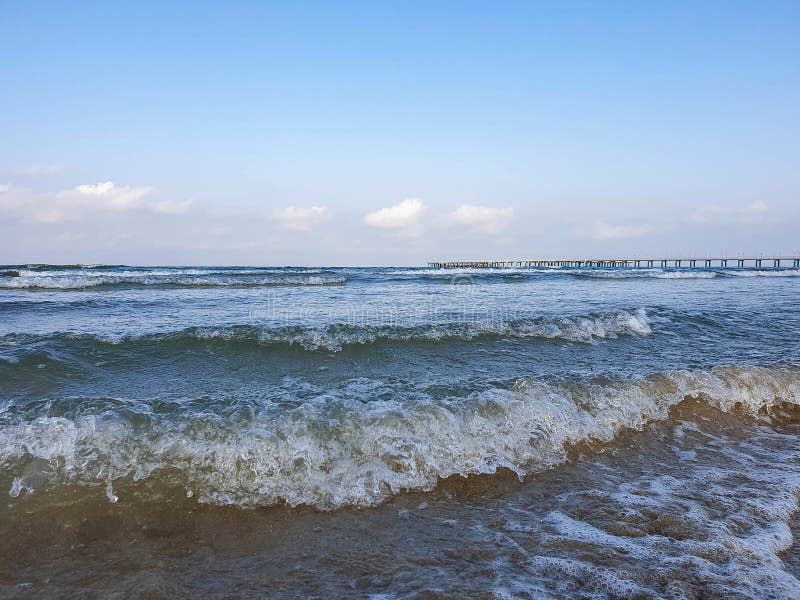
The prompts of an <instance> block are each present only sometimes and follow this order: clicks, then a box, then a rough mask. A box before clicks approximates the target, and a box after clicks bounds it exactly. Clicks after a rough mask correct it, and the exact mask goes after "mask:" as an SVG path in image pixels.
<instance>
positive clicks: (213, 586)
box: [0, 400, 800, 598]
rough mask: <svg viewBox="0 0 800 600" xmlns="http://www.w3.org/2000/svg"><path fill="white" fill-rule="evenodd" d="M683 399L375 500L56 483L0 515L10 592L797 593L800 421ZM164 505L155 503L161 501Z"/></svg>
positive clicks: (1, 571) (2, 565) (1, 573)
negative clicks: (528, 456)
mask: <svg viewBox="0 0 800 600" xmlns="http://www.w3.org/2000/svg"><path fill="white" fill-rule="evenodd" d="M797 423H798V420H797V418H796V415H794V414H792V412H791V411H788V412H786V411H784V412H783V413H782V414H780V415H777V416H775V415H773V418H772V419H771V420H769V421H768V420H765V419H754V418H751V417H747V416H744V415H740V414H730V413H723V412H720V411H718V410H715V409H711V408H708V407H707V406H705V405H704V404H702V403H699V402H695V401H694V400H687V401H685V402H683V403H681V404H680V405H679V406H677V407H674V408H673V410H672V411H671V418H670V419H669V420H667V421H663V422H654V423H651V424H649V425H647V426H646V428H645V430H644V431H642V432H631V431H629V432H625V433H623V434H622V435H620V436H618V438H617V439H615V440H614V441H613V442H612V443H609V444H602V445H596V446H595V447H592V446H591V445H590V444H584V445H581V446H579V447H575V448H572V449H571V452H570V456H571V458H570V461H569V462H567V463H566V464H564V465H562V466H560V467H558V468H555V469H553V470H550V471H546V472H543V473H540V474H538V475H535V476H531V477H529V478H527V479H526V480H525V481H519V479H518V478H517V477H516V476H515V475H514V474H513V473H510V472H508V471H503V472H500V473H498V474H497V475H494V476H473V477H469V478H462V477H460V476H456V477H451V478H449V479H447V480H445V481H442V482H441V483H440V485H439V486H438V487H437V488H436V489H435V490H434V491H433V492H430V493H405V494H401V495H399V496H397V497H395V498H393V499H391V500H389V501H387V502H385V503H383V504H381V505H380V506H377V507H374V508H368V509H355V508H343V509H339V510H334V511H328V512H324V511H319V510H316V509H312V508H307V507H305V508H304V507H301V508H290V507H271V508H259V509H242V508H234V507H213V506H204V505H201V504H198V503H197V502H196V501H195V500H194V499H193V498H186V497H185V492H184V491H183V490H182V489H163V490H153V489H144V488H145V484H142V483H139V484H135V485H130V487H129V488H125V487H124V486H123V487H122V488H120V489H118V490H117V493H118V494H119V496H120V498H121V500H120V501H119V502H118V503H116V504H112V503H110V502H109V501H108V500H107V498H106V496H105V493H104V490H102V489H98V488H94V489H89V490H88V491H87V488H78V487H74V486H73V487H63V488H61V489H58V490H54V491H53V492H52V493H51V494H49V495H48V496H47V497H46V498H45V497H44V496H37V495H36V494H33V495H31V496H30V497H27V498H21V499H18V501H17V502H16V503H14V504H11V505H7V506H4V507H3V510H2V512H1V513H0V518H1V519H2V520H1V521H0V528H1V529H0V535H2V539H3V540H4V543H3V545H2V548H1V549H0V582H1V583H2V588H0V589H1V590H2V591H1V592H0V593H1V594H2V595H3V596H4V597H19V598H27V597H31V598H33V597H37V598H44V597H47V598H57V597H85V598H127V597H142V598H176V597H187V598H188V597H192V598H197V597H205V598H214V597H220V598H222V597H252V598H258V597H287V598H292V597H298V598H300V597H302V598H305V597H314V598H335V597H360V598H540V597H554V598H562V597H579V598H596V597H609V598H656V597H674V598H712V597H727V598H766V597H773V598H792V597H798V595H800V581H798V579H796V576H797V575H798V574H799V573H798V565H800V559H799V557H800V555H799V554H798V551H797V548H796V546H793V537H792V530H791V526H792V525H794V527H795V531H796V525H797V523H796V521H793V514H794V513H795V511H796V510H797V508H798V493H800V437H798V435H800V425H798V424H797ZM155 498H158V499H157V500H154V499H155Z"/></svg>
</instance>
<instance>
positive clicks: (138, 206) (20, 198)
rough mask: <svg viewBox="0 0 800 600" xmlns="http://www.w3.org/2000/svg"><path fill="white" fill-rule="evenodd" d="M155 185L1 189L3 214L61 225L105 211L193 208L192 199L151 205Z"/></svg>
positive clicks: (179, 211)
mask: <svg viewBox="0 0 800 600" xmlns="http://www.w3.org/2000/svg"><path fill="white" fill-rule="evenodd" d="M153 191H154V188H153V187H151V186H139V187H131V186H126V185H125V186H118V185H115V184H114V183H113V182H112V181H105V182H100V183H92V184H83V185H79V186H77V187H75V188H73V189H71V190H65V191H62V192H57V193H55V194H35V193H33V192H32V191H31V190H27V189H20V188H15V187H12V186H11V185H10V184H9V185H2V186H0V211H2V212H4V213H7V214H10V215H11V216H12V217H14V218H16V219H19V220H20V221H28V222H35V223H60V222H63V221H75V220H79V219H83V218H85V217H87V216H89V215H91V214H97V213H101V212H112V213H123V212H129V211H134V210H138V211H147V212H151V213H153V214H156V215H180V214H184V213H185V212H187V211H188V210H189V208H190V207H191V204H192V203H191V201H190V200H183V201H180V202H169V201H161V202H148V201H147V200H146V199H147V196H149V195H150V194H151V193H152V192H153Z"/></svg>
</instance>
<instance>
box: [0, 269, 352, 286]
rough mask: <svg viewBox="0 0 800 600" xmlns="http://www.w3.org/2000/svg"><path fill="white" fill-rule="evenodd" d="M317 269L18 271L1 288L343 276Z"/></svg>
mask: <svg viewBox="0 0 800 600" xmlns="http://www.w3.org/2000/svg"><path fill="white" fill-rule="evenodd" d="M315 273H321V271H319V270H309V271H297V272H291V271H289V272H287V271H274V272H270V271H267V272H266V273H264V272H257V273H254V272H241V273H236V272H234V273H231V272H224V273H213V272H211V273H209V272H202V271H199V272H191V271H178V272H176V271H148V272H145V273H115V274H106V273H101V274H97V273H93V274H91V275H83V274H75V275H67V276H65V275H58V276H51V275H49V274H48V275H43V274H35V273H30V272H25V271H20V272H19V275H18V276H15V277H3V278H0V289H3V288H5V289H40V290H82V289H87V288H91V289H102V288H117V287H176V288H180V287H198V288H201V287H270V286H318V285H341V284H344V283H346V281H347V279H346V278H345V277H338V276H322V275H317V274H315Z"/></svg>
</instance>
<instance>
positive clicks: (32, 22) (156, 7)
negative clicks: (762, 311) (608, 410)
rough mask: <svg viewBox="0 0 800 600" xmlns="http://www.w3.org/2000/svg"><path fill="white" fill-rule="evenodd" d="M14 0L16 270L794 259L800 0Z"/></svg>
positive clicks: (2, 61)
mask: <svg viewBox="0 0 800 600" xmlns="http://www.w3.org/2000/svg"><path fill="white" fill-rule="evenodd" d="M112 4H116V3H100V2H98V3H80V5H78V4H76V5H72V4H70V3H66V2H64V3H44V2H31V3H18V2H0V31H2V35H0V81H2V82H3V86H2V87H3V91H2V93H0V262H5V263H12V262H29V261H37V262H115V263H118V262H124V263H160V264H165V263H181V264H226V263H227V264H231V263H236V264H420V263H424V262H425V261H426V260H428V259H434V258H453V259H456V258H463V259H478V258H493V257H498V258H526V257H538V256H556V255H558V256H581V255H583V256H604V255H610V254H630V255H647V254H662V253H666V254H676V253H683V254H688V253H695V254H701V255H702V254H716V253H719V252H727V253H731V254H736V253H739V252H768V253H769V252H785V253H789V252H795V251H798V250H800V241H798V237H797V226H798V220H800V197H799V196H800V110H799V109H798V106H800V3H798V2H685V3H684V2H669V3H655V2H603V3H600V2H565V3H549V4H543V3H542V4H539V3H532V2H519V3H517V2H497V3H495V2H458V3H455V2H452V3H444V2H437V3H434V2H425V3H422V2H421V3H414V2H402V3H399V2H398V3H388V2H387V3H374V2H373V3H319V4H315V3H303V6H288V5H283V4H268V3H261V2H259V3H237V4H236V5H235V6H228V5H227V4H223V3H219V4H203V3H196V4H192V5H189V4H180V5H179V4H172V5H171V6H166V7H165V6H162V5H160V3H152V4H150V3H145V2H141V3H130V4H131V6H122V5H119V6H111V5H112Z"/></svg>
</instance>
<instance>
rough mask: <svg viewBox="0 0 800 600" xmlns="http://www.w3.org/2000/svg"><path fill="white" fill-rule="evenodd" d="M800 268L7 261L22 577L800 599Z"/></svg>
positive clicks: (120, 594) (3, 484) (32, 592)
mask: <svg viewBox="0 0 800 600" xmlns="http://www.w3.org/2000/svg"><path fill="white" fill-rule="evenodd" d="M798 508H800V270H797V269H791V268H783V269H725V270H722V269H704V268H691V269H689V268H684V269H674V268H663V269H662V268H652V269H649V268H639V269H624V268H614V269H600V268H593V269H581V268H544V269H538V268H496V269H435V268H409V267H389V268H340V267H318V268H308V267H245V266H233V267H200V266H192V267H186V266H148V267H143V266H123V265H39V264H37V265H5V266H2V267H0V540H2V544H0V597H4V598H5V597H8V598H73V597H78V598H322V599H327V598H368V599H375V600H378V599H380V600H389V599H395V598H397V599H400V598H415V599H422V598H426V599H445V598H482V599H490V598H492V599H493V598H498V599H512V598H587V599H588V598H637V599H645V598H675V599H677V598H695V599H699V598H800V547H798V544H796V543H795V540H796V539H797V538H798V534H800V520H798Z"/></svg>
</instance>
